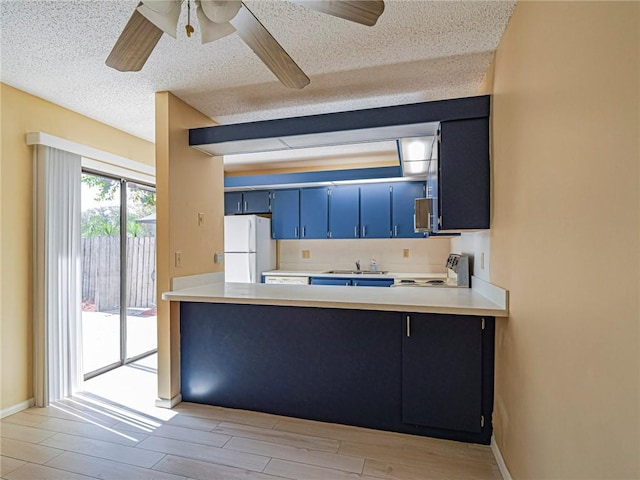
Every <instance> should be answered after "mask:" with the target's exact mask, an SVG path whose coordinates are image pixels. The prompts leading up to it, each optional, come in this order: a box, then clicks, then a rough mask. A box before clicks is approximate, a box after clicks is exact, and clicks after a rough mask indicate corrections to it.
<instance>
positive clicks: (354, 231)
mask: <svg viewBox="0 0 640 480" xmlns="http://www.w3.org/2000/svg"><path fill="white" fill-rule="evenodd" d="M353 236H354V237H357V236H358V226H357V225H356V226H355V227H353Z"/></svg>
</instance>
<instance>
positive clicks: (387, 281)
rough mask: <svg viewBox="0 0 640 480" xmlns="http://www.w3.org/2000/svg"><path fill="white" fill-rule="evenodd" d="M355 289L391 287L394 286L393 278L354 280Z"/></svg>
mask: <svg viewBox="0 0 640 480" xmlns="http://www.w3.org/2000/svg"><path fill="white" fill-rule="evenodd" d="M352 281H353V286H354V287H390V286H391V285H393V279H392V278H354V279H353V280H352Z"/></svg>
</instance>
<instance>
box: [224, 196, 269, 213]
mask: <svg viewBox="0 0 640 480" xmlns="http://www.w3.org/2000/svg"><path fill="white" fill-rule="evenodd" d="M270 212H271V201H270V194H269V191H268V190H256V191H253V190H252V191H247V192H226V193H225V194H224V214H225V215H235V214H242V213H270Z"/></svg>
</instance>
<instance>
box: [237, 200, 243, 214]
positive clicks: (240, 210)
mask: <svg viewBox="0 0 640 480" xmlns="http://www.w3.org/2000/svg"><path fill="white" fill-rule="evenodd" d="M236 212H238V213H241V212H242V209H241V208H240V201H238V209H237V210H236Z"/></svg>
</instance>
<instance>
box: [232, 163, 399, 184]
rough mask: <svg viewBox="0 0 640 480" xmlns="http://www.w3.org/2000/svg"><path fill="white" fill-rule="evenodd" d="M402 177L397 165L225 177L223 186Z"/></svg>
mask: <svg viewBox="0 0 640 480" xmlns="http://www.w3.org/2000/svg"><path fill="white" fill-rule="evenodd" d="M397 177H402V170H401V169H400V167H399V166H397V167H378V168H354V169H349V170H325V171H321V172H301V173H279V174H272V175H246V176H238V177H225V179H224V188H251V187H262V188H265V187H270V186H274V185H300V184H305V183H320V182H342V181H355V180H364V179H377V178H397Z"/></svg>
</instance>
